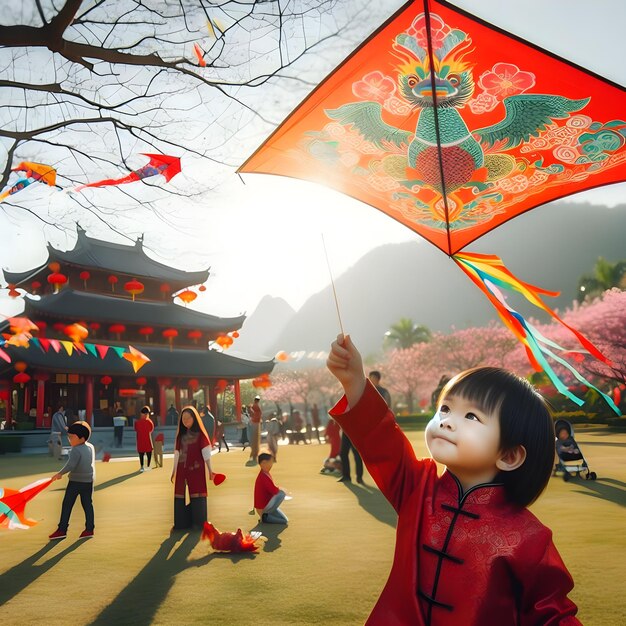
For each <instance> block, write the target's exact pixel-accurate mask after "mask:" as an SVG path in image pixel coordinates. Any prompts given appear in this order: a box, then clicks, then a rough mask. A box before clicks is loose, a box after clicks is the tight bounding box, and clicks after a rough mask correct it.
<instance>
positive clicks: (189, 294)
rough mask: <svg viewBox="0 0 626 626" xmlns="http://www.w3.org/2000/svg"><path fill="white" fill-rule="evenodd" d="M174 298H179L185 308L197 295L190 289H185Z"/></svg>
mask: <svg viewBox="0 0 626 626" xmlns="http://www.w3.org/2000/svg"><path fill="white" fill-rule="evenodd" d="M176 297H177V298H180V299H181V300H182V301H183V302H184V303H185V306H187V305H188V304H190V303H191V302H193V301H194V300H195V299H196V298H197V297H198V294H197V293H196V292H195V291H192V290H191V289H185V291H181V292H180V293H179V294H176Z"/></svg>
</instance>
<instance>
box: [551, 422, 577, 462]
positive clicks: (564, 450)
mask: <svg viewBox="0 0 626 626" xmlns="http://www.w3.org/2000/svg"><path fill="white" fill-rule="evenodd" d="M556 453H557V454H558V455H559V458H560V459H561V461H576V460H577V459H580V458H581V454H580V450H579V449H578V447H577V446H576V442H575V441H574V438H573V437H572V436H571V435H570V434H569V431H568V430H567V428H560V429H559V432H558V433H557V440H556Z"/></svg>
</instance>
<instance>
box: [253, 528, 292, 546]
mask: <svg viewBox="0 0 626 626" xmlns="http://www.w3.org/2000/svg"><path fill="white" fill-rule="evenodd" d="M286 528H288V526H286V525H284V524H263V523H261V522H259V523H258V524H257V525H256V526H255V527H254V528H251V529H250V532H253V531H259V532H261V533H262V534H263V536H264V537H265V539H266V541H265V543H264V544H263V552H274V550H278V548H280V546H281V545H282V543H283V542H282V540H281V538H280V537H279V535H280V533H282V532H283V531H284V530H285V529H286Z"/></svg>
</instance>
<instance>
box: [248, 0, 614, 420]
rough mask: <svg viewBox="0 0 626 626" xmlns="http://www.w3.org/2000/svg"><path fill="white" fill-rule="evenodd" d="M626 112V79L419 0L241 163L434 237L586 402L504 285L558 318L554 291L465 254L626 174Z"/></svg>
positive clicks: (534, 357) (532, 351)
mask: <svg viewBox="0 0 626 626" xmlns="http://www.w3.org/2000/svg"><path fill="white" fill-rule="evenodd" d="M625 112H626V90H624V88H623V87H621V86H619V85H617V84H614V83H612V82H610V81H608V80H605V79H603V78H601V77H600V76H597V75H595V74H593V73H591V72H589V71H587V70H585V69H583V68H581V67H578V66H576V65H574V64H572V63H569V62H568V61H566V60H564V59H561V58H559V57H557V56H555V55H553V54H551V53H549V52H547V51H545V50H542V49H541V48H538V47H537V46H535V45H533V44H531V43H529V42H526V41H524V40H522V39H520V38H519V37H516V36H514V35H511V34H509V33H506V32H504V31H502V30H501V29H499V28H497V27H495V26H493V25H491V24H488V23H486V22H484V21H483V20H480V19H478V18H477V17H475V16H472V15H470V14H468V13H466V12H464V11H462V10H460V9H458V8H457V7H454V6H453V5H451V4H450V3H448V2H445V1H443V0H415V1H413V2H409V3H407V4H406V5H404V7H402V8H401V9H400V10H399V11H398V12H397V13H396V14H395V15H394V16H392V17H391V18H390V19H389V20H388V21H387V22H386V23H385V24H383V25H382V26H381V27H380V28H379V29H378V30H377V31H376V32H375V33H374V34H373V35H372V36H371V37H370V38H369V39H368V40H367V41H365V42H364V43H363V44H362V45H361V46H360V47H359V48H358V49H357V50H356V51H355V52H354V53H353V54H352V55H350V56H349V57H348V58H347V59H346V60H345V61H344V62H343V63H342V64H341V65H340V66H339V67H338V68H337V69H336V70H334V71H333V72H332V73H331V74H330V76H328V77H327V78H326V79H325V80H324V81H323V82H322V83H321V84H320V85H319V86H318V87H317V88H316V89H315V90H314V91H313V92H312V93H311V94H310V95H309V96H308V98H306V99H305V101H304V102H303V103H302V104H301V105H300V106H299V107H298V108H297V109H296V110H295V111H293V112H292V113H291V114H290V115H289V117H288V118H287V119H286V120H285V121H284V122H283V123H282V124H281V125H280V127H279V128H278V129H277V130H276V131H275V132H274V133H273V134H272V135H271V136H270V137H269V139H268V140H267V141H266V142H265V143H264V144H263V145H262V146H261V147H260V148H259V149H258V150H257V151H256V152H255V153H254V154H253V155H252V156H251V157H250V158H249V159H248V160H247V161H246V162H245V163H244V164H243V165H242V166H241V167H240V168H239V172H257V173H265V174H277V175H283V176H291V177H295V178H301V179H306V180H310V181H314V182H319V183H322V184H324V185H328V186H330V187H333V188H335V189H337V190H339V191H341V192H343V193H345V194H348V195H350V196H352V197H354V198H357V199H359V200H361V201H363V202H364V203H367V204H369V205H371V206H373V207H375V208H377V209H379V210H380V211H383V212H384V213H386V214H387V215H389V216H390V217H392V218H394V219H396V220H398V221H399V222H401V223H402V224H404V225H405V226H407V227H408V228H411V229H412V230H414V231H415V232H416V233H418V234H419V235H421V236H422V237H424V238H426V239H427V240H428V241H430V242H431V243H433V244H434V245H436V246H437V247H438V248H440V249H441V250H442V251H443V252H445V253H446V254H448V255H449V256H452V257H453V258H454V260H455V262H456V263H457V264H458V265H459V266H460V267H461V269H463V271H464V272H465V273H466V274H468V275H469V276H470V278H471V279H472V280H473V281H474V282H475V284H476V285H477V286H478V287H479V288H480V289H481V290H483V292H484V293H485V294H486V295H487V296H488V297H489V299H490V301H491V302H492V304H494V306H495V307H496V309H497V310H498V313H499V315H500V316H501V318H502V319H503V320H504V322H505V324H506V325H507V326H508V327H509V328H510V329H511V330H512V331H513V332H514V333H515V335H516V336H517V337H518V339H520V341H522V343H523V344H524V345H525V347H526V350H527V353H528V356H529V358H530V360H531V363H532V364H533V365H534V366H535V367H536V368H537V369H544V370H545V371H546V373H547V374H548V375H549V376H550V378H551V380H552V381H553V383H554V384H555V385H556V386H557V388H558V389H559V391H561V392H562V393H565V395H567V396H568V397H570V398H571V399H572V400H574V401H575V402H577V403H578V404H582V400H580V399H579V398H576V397H575V396H573V395H572V394H571V393H570V392H569V391H568V390H567V388H566V386H565V385H564V384H563V383H562V382H561V381H560V380H559V379H558V377H557V376H556V374H555V373H554V372H553V371H552V369H551V367H550V365H549V364H548V362H547V361H546V357H550V358H552V359H555V360H556V361H557V362H559V363H561V365H563V366H564V367H567V368H568V369H569V370H570V371H571V372H572V374H573V375H574V376H576V377H577V378H579V379H581V377H580V375H579V374H578V373H577V372H576V371H575V370H574V369H573V367H572V366H571V365H570V364H569V363H567V361H564V360H563V359H562V358H561V357H559V356H557V354H556V352H558V351H559V350H563V349H562V348H561V347H560V346H557V345H556V344H554V343H552V342H550V341H549V340H547V339H546V338H544V337H542V336H541V335H540V334H539V333H537V331H536V330H535V329H534V328H532V326H531V325H530V324H529V323H528V322H527V321H526V320H525V319H524V318H523V317H522V316H521V315H520V314H519V313H517V311H514V310H513V309H511V308H510V307H509V306H508V305H507V304H506V301H505V299H504V297H503V295H502V294H501V292H500V288H505V289H509V290H513V291H517V292H520V293H523V294H524V295H526V296H527V297H528V298H529V299H530V300H531V301H532V302H533V303H534V304H537V305H538V306H540V307H541V308H543V309H545V310H547V311H548V312H550V314H552V315H554V316H555V317H556V315H555V314H554V313H553V312H552V311H550V310H549V309H548V308H547V307H546V306H545V305H544V304H543V302H542V301H541V298H540V294H543V295H555V294H552V293H551V292H546V291H543V290H541V289H539V288H537V287H533V286H532V285H528V284H525V283H523V282H521V281H519V280H518V279H516V278H515V277H514V276H513V275H512V274H511V273H510V272H509V271H508V270H507V269H506V268H505V267H504V265H503V264H502V262H501V261H500V259H498V258H497V257H493V256H486V255H473V254H469V253H462V254H459V253H460V251H461V250H462V249H463V248H464V247H465V246H466V245H468V244H469V243H471V242H472V241H474V240H476V239H477V238H479V237H480V236H482V235H484V234H485V233H487V232H489V231H490V230H492V229H494V228H496V227H497V226H499V225H501V224H503V223H504V222H506V221H508V220H510V219H512V218H514V217H516V216H517V215H520V214H521V213H524V212H526V211H529V210H530V209H533V208H535V207H537V206H539V205H542V204H545V203H546V202H550V201H551V200H555V199H557V198H563V197H565V196H567V195H570V194H573V193H577V192H580V191H583V190H586V189H592V188H594V187H598V186H601V185H608V184H611V183H616V182H622V181H624V180H626V148H625V144H626V121H624V119H623V117H624V116H625ZM556 319H558V318H556ZM559 321H560V320H559ZM575 334H576V336H577V338H578V339H579V340H581V341H582V343H583V346H584V349H585V350H587V351H589V352H591V353H592V354H594V356H596V357H598V358H601V359H603V360H606V359H604V357H603V356H602V355H601V354H600V353H599V352H597V350H596V349H595V348H594V347H593V346H592V345H591V344H589V342H587V341H586V340H584V338H583V337H582V336H580V335H579V334H577V333H575ZM563 351H565V350H563ZM605 398H607V401H608V402H609V403H610V404H611V405H612V406H613V408H614V409H615V410H617V409H616V407H615V406H614V404H613V402H612V401H611V400H610V398H608V397H607V396H605Z"/></svg>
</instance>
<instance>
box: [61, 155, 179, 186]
mask: <svg viewBox="0 0 626 626" xmlns="http://www.w3.org/2000/svg"><path fill="white" fill-rule="evenodd" d="M142 154H143V156H147V157H148V158H149V159H150V161H149V162H148V164H147V165H144V166H143V167H141V168H139V169H138V170H134V171H132V172H131V173H130V174H128V175H127V176H124V177H122V178H106V179H104V180H99V181H97V182H95V183H87V184H86V185H78V187H74V189H73V191H81V190H82V189H86V188H87V187H109V186H113V185H125V184H127V183H134V182H137V181H138V180H143V179H144V178H150V177H152V176H159V175H162V176H163V177H164V178H165V180H166V181H167V182H169V181H170V180H171V179H172V178H174V176H176V174H179V173H180V170H181V165H180V159H179V158H178V157H173V156H168V155H167V154H147V153H145V152H142Z"/></svg>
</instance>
